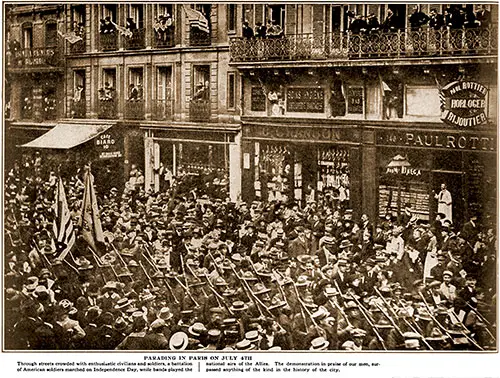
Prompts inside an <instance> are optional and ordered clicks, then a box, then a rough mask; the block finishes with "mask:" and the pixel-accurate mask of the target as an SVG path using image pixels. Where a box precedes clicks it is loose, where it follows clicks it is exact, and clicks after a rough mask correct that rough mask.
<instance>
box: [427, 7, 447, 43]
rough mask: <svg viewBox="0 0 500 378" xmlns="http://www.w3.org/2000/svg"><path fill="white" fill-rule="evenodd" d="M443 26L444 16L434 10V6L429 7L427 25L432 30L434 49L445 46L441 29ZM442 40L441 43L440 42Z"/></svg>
mask: <svg viewBox="0 0 500 378" xmlns="http://www.w3.org/2000/svg"><path fill="white" fill-rule="evenodd" d="M444 26H445V20H444V16H443V15H442V14H440V13H438V12H437V11H436V9H435V8H432V9H431V16H430V19H429V27H430V28H431V29H432V30H434V39H435V48H436V51H440V50H441V49H444V48H446V46H445V45H444V40H443V38H442V33H443V32H442V30H443V27H444ZM442 41H443V44H441V42H442Z"/></svg>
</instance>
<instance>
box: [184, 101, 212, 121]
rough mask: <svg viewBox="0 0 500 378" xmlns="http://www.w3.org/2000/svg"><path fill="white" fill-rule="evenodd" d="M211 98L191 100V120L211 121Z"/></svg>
mask: <svg viewBox="0 0 500 378" xmlns="http://www.w3.org/2000/svg"><path fill="white" fill-rule="evenodd" d="M210 114H211V111H210V100H191V102H190V103H189V120H190V121H191V122H210Z"/></svg>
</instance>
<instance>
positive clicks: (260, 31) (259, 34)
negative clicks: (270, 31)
mask: <svg viewBox="0 0 500 378" xmlns="http://www.w3.org/2000/svg"><path fill="white" fill-rule="evenodd" d="M266 35H267V27H266V25H262V22H257V23H256V24H255V37H256V38H266Z"/></svg>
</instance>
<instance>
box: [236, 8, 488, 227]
mask: <svg viewBox="0 0 500 378" xmlns="http://www.w3.org/2000/svg"><path fill="white" fill-rule="evenodd" d="M243 8H244V12H243V13H244V15H245V19H246V20H247V21H248V25H249V26H250V27H251V28H252V29H253V30H252V32H253V37H252V36H251V34H252V33H249V32H248V29H246V28H242V30H241V31H239V32H240V33H241V37H236V38H233V39H231V41H230V56H231V66H233V67H237V68H238V70H239V71H240V72H241V75H242V92H243V106H242V108H243V115H242V157H243V162H242V177H243V180H242V181H243V190H242V192H243V198H245V199H247V200H253V199H263V200H273V199H276V198H283V197H284V198H285V199H287V200H289V199H290V198H291V199H293V200H294V201H299V202H301V203H303V204H304V203H306V202H307V201H308V200H312V199H316V200H317V199H318V197H323V198H326V199H328V200H329V201H338V202H340V204H341V205H342V206H344V207H351V208H353V209H354V212H355V213H356V214H357V216H360V215H361V213H366V214H368V215H369V216H370V217H371V219H376V218H378V217H379V216H384V215H385V214H387V213H391V214H392V215H393V216H399V214H400V213H401V212H402V211H403V209H404V207H405V206H409V207H411V208H412V210H413V211H414V212H415V213H417V214H418V216H419V217H420V218H422V219H428V218H429V217H434V216H435V214H436V211H437V203H438V200H439V199H438V198H437V197H438V194H439V191H440V185H441V184H443V183H445V184H446V185H447V187H448V190H449V191H450V192H451V195H452V198H453V205H452V206H453V211H454V214H455V215H454V221H456V222H457V223H459V222H461V221H462V220H463V219H465V218H466V217H468V216H470V215H472V214H475V213H477V212H482V211H484V210H487V209H491V210H492V213H491V214H490V215H492V216H494V214H495V213H494V210H493V209H495V208H496V206H495V205H496V199H495V198H496V194H495V193H496V184H495V177H496V169H497V166H496V130H497V124H496V119H497V81H496V80H497V79H496V77H497V71H496V70H497V68H496V67H497V56H496V55H497V42H496V40H497V25H496V24H494V23H493V22H492V21H491V20H496V19H497V16H496V15H497V7H496V6H481V5H474V6H473V5H465V4H464V5H463V6H459V5H457V6H452V7H451V8H450V7H449V6H446V5H438V4H432V5H429V4H426V5H421V6H418V7H416V8H417V9H415V5H411V6H410V5H388V6H387V5H381V4H380V5H363V4H357V5H319V4H307V5H300V4H283V5H262V4H256V5H244V6H243ZM414 13H415V14H414ZM471 14H472V15H473V16H471ZM439 15H441V16H439ZM457 15H459V16H460V19H461V20H462V23H461V24H457V25H455V24H452V20H455V19H456V18H458V16H457ZM452 16H453V17H452ZM473 17H474V20H473V21H474V22H472V18H473ZM419 20H420V21H419ZM439 20H441V21H442V22H443V24H439V22H438V21H439ZM468 20H469V21H468ZM481 20H482V21H481ZM417 21H419V22H420V23H418V22H417ZM262 25H265V26H266V29H267V30H266V33H267V35H266V36H265V37H263V35H262V34H263V31H262ZM244 29H245V30H244ZM269 30H271V31H272V35H269Z"/></svg>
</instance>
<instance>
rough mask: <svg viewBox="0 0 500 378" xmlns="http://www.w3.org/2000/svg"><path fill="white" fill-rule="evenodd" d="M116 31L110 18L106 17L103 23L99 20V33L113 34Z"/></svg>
mask: <svg viewBox="0 0 500 378" xmlns="http://www.w3.org/2000/svg"><path fill="white" fill-rule="evenodd" d="M115 31H116V26H115V25H114V23H113V21H111V17H109V16H107V17H106V18H105V19H104V22H103V21H102V20H101V33H103V34H113V33H114V32H115Z"/></svg>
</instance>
